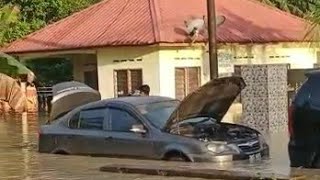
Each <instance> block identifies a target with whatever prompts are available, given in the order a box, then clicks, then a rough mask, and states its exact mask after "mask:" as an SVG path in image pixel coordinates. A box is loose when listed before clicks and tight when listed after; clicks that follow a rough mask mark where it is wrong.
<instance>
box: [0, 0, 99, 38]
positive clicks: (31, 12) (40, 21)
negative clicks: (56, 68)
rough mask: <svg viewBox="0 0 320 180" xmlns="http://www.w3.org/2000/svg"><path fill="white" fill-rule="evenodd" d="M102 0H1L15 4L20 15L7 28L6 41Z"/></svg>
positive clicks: (0, 2) (1, 1)
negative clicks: (13, 23) (14, 22)
mask: <svg viewBox="0 0 320 180" xmlns="http://www.w3.org/2000/svg"><path fill="white" fill-rule="evenodd" d="M98 1H100V0H0V5H1V4H14V5H16V6H18V7H19V9H20V16H19V17H18V19H17V22H16V24H15V25H14V26H11V27H9V28H7V29H6V32H7V33H6V35H5V36H4V41H5V42H11V41H13V40H16V39H18V38H21V37H23V36H25V35H27V34H29V33H31V32H34V31H36V30H38V29H40V28H42V27H44V26H45V25H47V24H49V23H52V22H55V21H57V20H60V19H62V18H64V17H66V16H69V15H70V14H72V13H74V12H76V11H79V10H82V9H84V8H86V7H88V6H89V5H92V4H94V3H96V2H98Z"/></svg>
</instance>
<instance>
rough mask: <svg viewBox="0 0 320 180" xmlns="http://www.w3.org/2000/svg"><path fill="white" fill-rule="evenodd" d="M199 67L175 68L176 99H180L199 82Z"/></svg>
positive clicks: (197, 85)
mask: <svg viewBox="0 0 320 180" xmlns="http://www.w3.org/2000/svg"><path fill="white" fill-rule="evenodd" d="M200 75H201V74H200V67H187V68H176V69H175V85H176V99H179V100H182V99H183V98H185V97H186V96H187V95H188V94H190V93H192V92H193V91H195V90H197V89H198V88H199V87H200V84H201V80H200V79H201V78H200Z"/></svg>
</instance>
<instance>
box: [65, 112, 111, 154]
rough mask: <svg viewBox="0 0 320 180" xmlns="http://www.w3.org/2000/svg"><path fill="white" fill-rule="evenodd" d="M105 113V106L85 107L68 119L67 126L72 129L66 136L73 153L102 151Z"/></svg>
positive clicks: (99, 152) (97, 152)
mask: <svg viewBox="0 0 320 180" xmlns="http://www.w3.org/2000/svg"><path fill="white" fill-rule="evenodd" d="M105 113H106V109H105V108H94V109H85V110H82V111H80V112H79V113H77V114H76V115H75V117H74V118H71V119H70V121H69V127H70V128H71V129H72V131H71V133H70V134H69V135H68V137H67V138H68V141H69V143H68V144H69V149H71V152H72V153H73V154H88V155H101V154H103V153H104V151H103V149H104V147H103V146H104V142H105V131H104V130H105V128H104V127H105V123H106V122H105ZM77 117H78V118H77Z"/></svg>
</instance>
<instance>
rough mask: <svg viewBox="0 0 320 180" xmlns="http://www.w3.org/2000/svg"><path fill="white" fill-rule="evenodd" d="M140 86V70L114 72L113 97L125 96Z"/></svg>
mask: <svg viewBox="0 0 320 180" xmlns="http://www.w3.org/2000/svg"><path fill="white" fill-rule="evenodd" d="M141 85H142V70H141V69H124V70H116V71H115V93H116V94H115V96H116V97H121V96H127V95H129V94H131V93H132V92H133V91H135V90H137V89H138V88H139V87H140V86H141Z"/></svg>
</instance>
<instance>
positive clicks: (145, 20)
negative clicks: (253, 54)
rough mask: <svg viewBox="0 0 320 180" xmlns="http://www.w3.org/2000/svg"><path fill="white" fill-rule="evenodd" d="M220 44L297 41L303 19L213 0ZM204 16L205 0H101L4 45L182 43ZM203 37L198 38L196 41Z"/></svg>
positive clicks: (251, 0)
mask: <svg viewBox="0 0 320 180" xmlns="http://www.w3.org/2000/svg"><path fill="white" fill-rule="evenodd" d="M216 9H217V14H218V15H224V16H226V22H225V23H224V24H223V25H222V26H220V27H219V29H218V35H217V36H218V41H219V42H222V43H248V42H255V43H265V42H296V41H302V40H303V36H304V32H305V28H306V26H307V23H306V21H304V20H302V19H300V18H298V17H295V16H293V15H291V14H288V13H285V12H282V11H280V10H277V9H275V8H272V7H269V6H267V5H264V4H262V3H259V2H257V1H256V0H218V1H216ZM203 15H206V0H104V1H102V2H100V3H98V4H96V5H93V6H91V7H89V8H87V9H85V10H83V11H80V12H78V13H75V14H73V15H71V16H69V17H67V18H65V19H63V20H61V21H58V22H56V23H53V24H51V25H48V26H46V27H45V28H43V29H41V30H39V31H36V32H34V33H32V34H30V35H28V36H27V37H25V38H23V39H20V40H17V41H15V42H13V43H11V44H10V45H9V46H7V47H6V48H5V49H4V51H5V52H10V53H24V52H41V51H57V50H71V49H80V48H92V47H105V46H132V45H151V44H157V43H183V42H189V38H187V37H186V35H185V34H184V33H182V32H183V29H184V20H188V19H189V18H190V17H192V16H198V17H202V16H203ZM199 41H203V39H199Z"/></svg>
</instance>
